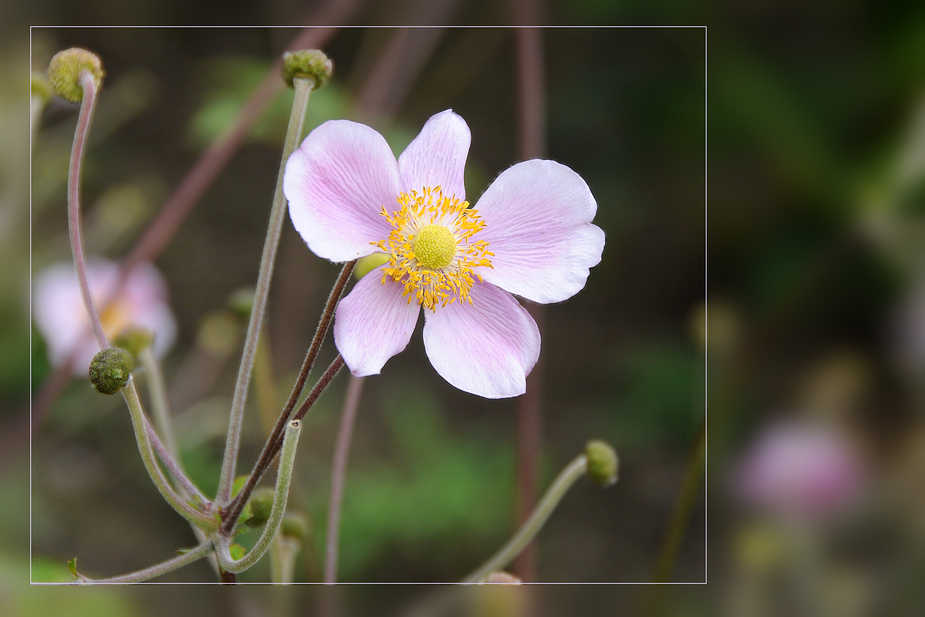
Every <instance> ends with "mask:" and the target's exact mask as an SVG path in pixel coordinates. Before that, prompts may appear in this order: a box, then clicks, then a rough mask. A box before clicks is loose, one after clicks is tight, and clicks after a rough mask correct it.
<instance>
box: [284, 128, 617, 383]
mask: <svg viewBox="0 0 925 617" xmlns="http://www.w3.org/2000/svg"><path fill="white" fill-rule="evenodd" d="M469 141H470V137H469V127H468V126H466V123H465V121H464V120H463V119H462V118H461V117H459V116H458V115H456V114H454V113H453V112H452V111H450V110H447V111H444V112H442V113H439V114H437V115H435V116H433V117H432V118H430V120H428V121H427V123H426V124H425V125H424V128H423V129H422V130H421V133H420V134H419V135H418V136H417V137H416V138H415V139H414V141H412V142H411V144H410V145H409V146H408V147H407V148H406V149H405V151H404V152H403V153H402V154H401V156H400V157H399V158H398V160H397V161H396V160H395V156H394V155H393V154H392V151H391V149H390V148H389V146H388V144H387V143H386V141H385V139H383V137H382V136H381V135H380V134H379V133H377V132H376V131H374V130H373V129H371V128H369V127H368V126H365V125H362V124H357V123H355V122H349V121H346V120H334V121H330V122H326V123H324V124H323V125H321V126H319V127H318V128H317V129H315V130H314V131H312V132H311V134H309V136H308V137H306V138H305V141H304V142H302V145H301V146H300V147H299V149H298V150H296V151H295V152H294V153H293V155H292V157H291V158H290V159H289V161H288V163H287V165H286V172H285V177H284V179H283V190H284V192H285V194H286V197H287V198H288V200H289V215H290V217H291V218H292V223H293V225H294V226H295V228H296V230H297V231H298V232H299V234H301V236H302V238H303V239H304V240H305V243H306V244H307V245H308V247H309V248H310V249H311V250H312V251H313V252H314V253H315V254H316V255H319V256H320V257H324V258H326V259H330V260H331V261H335V262H343V261H349V260H351V259H357V258H359V257H363V256H366V255H370V254H372V253H375V252H382V253H385V254H387V255H388V256H389V261H388V262H387V263H385V264H383V265H381V266H379V267H378V268H377V269H376V270H374V271H373V272H370V273H369V274H368V275H367V276H365V277H363V278H362V279H361V280H360V281H359V282H358V283H357V284H356V286H355V287H354V288H353V290H352V291H351V292H350V294H349V295H348V296H347V297H346V298H344V299H343V300H342V301H341V302H340V304H339V306H338V307H337V314H336V316H335V323H334V340H335V343H336V344H337V348H338V350H339V351H340V353H341V355H342V356H343V358H344V361H345V362H346V364H347V366H348V367H349V368H350V370H351V371H352V372H353V374H354V375H358V376H362V375H375V374H378V373H379V371H380V370H381V369H382V366H383V365H384V364H385V362H386V361H387V360H388V359H389V358H391V357H392V356H394V355H395V354H397V353H399V352H400V351H401V350H403V349H404V348H405V346H406V345H407V344H408V341H409V340H410V339H411V333H412V332H413V330H414V326H415V323H416V322H417V319H418V315H419V313H420V309H421V307H422V306H423V307H424V309H425V310H424V316H425V322H424V348H425V350H426V351H427V356H428V358H430V361H431V363H432V364H433V366H434V368H435V369H436V370H437V372H438V373H440V375H441V376H443V378H444V379H446V380H447V381H448V382H450V383H451V384H453V385H454V386H456V387H457V388H459V389H461V390H465V391H466V392H471V393H473V394H478V395H480V396H484V397H488V398H502V397H509V396H517V395H519V394H523V392H524V390H525V383H526V376H527V375H528V374H529V373H530V371H531V370H532V368H533V366H534V364H536V360H537V358H538V357H539V352H540V335H539V330H538V329H537V327H536V323H534V321H533V319H532V318H531V317H530V315H529V314H528V313H527V311H526V310H525V309H524V308H523V307H522V306H521V305H520V303H518V301H517V300H515V299H514V297H513V296H512V295H511V294H517V295H519V296H523V297H524V298H527V299H529V300H533V301H534V302H540V303H544V304H545V303H549V302H561V301H563V300H566V299H568V298H570V297H572V296H573V295H575V294H576V293H578V292H579V291H580V290H581V288H582V287H584V285H585V281H586V279H587V278H588V269H589V268H591V267H592V266H594V265H596V264H597V263H598V262H600V260H601V252H602V251H603V248H604V232H603V231H601V229H600V228H598V227H596V226H595V225H592V224H591V220H592V219H593V218H594V215H595V213H596V211H597V204H596V203H595V201H594V197H592V195H591V191H590V190H589V189H588V186H587V184H585V182H584V180H582V179H581V177H579V176H578V174H576V173H575V172H574V171H572V170H571V169H569V168H568V167H565V166H564V165H560V164H559V163H555V162H553V161H542V160H532V161H525V162H523V163H518V164H517V165H514V166H513V167H511V168H509V169H507V170H506V171H504V172H503V173H502V174H501V175H500V176H498V178H497V179H496V180H495V181H494V183H493V184H492V185H491V186H490V187H488V189H487V190H486V191H485V193H484V194H483V195H482V197H481V199H480V200H479V202H478V204H476V206H475V207H474V208H470V207H469V204H468V202H466V201H465V199H466V189H465V187H464V185H463V169H464V167H465V164H466V156H467V155H468V152H469Z"/></svg>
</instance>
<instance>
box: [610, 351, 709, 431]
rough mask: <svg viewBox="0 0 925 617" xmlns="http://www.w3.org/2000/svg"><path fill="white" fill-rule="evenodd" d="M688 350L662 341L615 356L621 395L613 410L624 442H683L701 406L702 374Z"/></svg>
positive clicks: (695, 426) (695, 421) (692, 354)
mask: <svg viewBox="0 0 925 617" xmlns="http://www.w3.org/2000/svg"><path fill="white" fill-rule="evenodd" d="M697 367H698V357H697V353H696V352H695V351H694V349H693V348H692V347H690V346H687V345H681V344H678V343H663V344H661V345H651V346H647V347H640V348H636V349H630V350H626V351H625V352H623V353H622V354H621V355H620V356H618V358H617V362H616V370H617V372H618V374H619V383H620V384H621V385H620V388H621V392H622V398H621V400H619V401H618V402H617V408H618V410H619V411H618V412H617V413H613V414H612V417H613V421H614V423H615V424H616V425H617V428H616V429H615V430H616V433H615V434H619V435H621V440H622V441H623V442H624V443H625V442H630V441H637V442H640V443H653V442H654V443H658V442H663V443H664V442H674V443H687V442H689V441H690V440H691V439H693V437H694V433H695V431H696V429H697V426H698V425H697V421H698V420H699V419H700V414H701V413H702V408H703V386H702V383H703V373H702V372H700V371H698V369H697Z"/></svg>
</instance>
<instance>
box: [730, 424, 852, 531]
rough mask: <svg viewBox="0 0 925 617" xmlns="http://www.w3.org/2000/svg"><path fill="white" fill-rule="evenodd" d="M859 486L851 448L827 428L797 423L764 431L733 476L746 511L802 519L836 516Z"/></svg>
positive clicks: (775, 426)
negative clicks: (751, 507) (778, 514)
mask: <svg viewBox="0 0 925 617" xmlns="http://www.w3.org/2000/svg"><path fill="white" fill-rule="evenodd" d="M861 484H862V465H861V460H860V455H859V453H858V452H856V451H855V450H854V449H853V448H852V447H851V446H850V444H849V443H847V442H846V441H845V440H844V439H842V438H841V436H840V435H839V434H837V433H835V432H833V431H831V430H828V429H826V428H825V427H822V426H814V425H800V424H795V423H791V424H778V425H774V426H771V427H768V428H767V429H765V430H764V432H762V433H761V435H760V436H759V438H758V440H757V442H756V443H755V444H754V445H753V446H752V448H751V449H750V450H749V451H748V453H747V455H746V457H745V459H744V461H743V463H742V465H741V467H740V468H739V470H738V475H737V476H736V488H737V492H738V494H739V496H740V497H741V498H742V499H743V501H745V502H746V503H748V504H749V505H751V506H755V507H758V508H761V509H763V510H769V511H773V512H778V513H783V514H786V515H789V516H796V517H798V518H802V519H819V518H825V517H826V516H829V515H831V514H834V513H836V512H838V511H839V510H840V509H842V508H843V507H844V506H846V505H848V504H849V503H850V502H851V501H852V500H853V499H855V498H856V497H857V496H858V494H859V490H860V487H861Z"/></svg>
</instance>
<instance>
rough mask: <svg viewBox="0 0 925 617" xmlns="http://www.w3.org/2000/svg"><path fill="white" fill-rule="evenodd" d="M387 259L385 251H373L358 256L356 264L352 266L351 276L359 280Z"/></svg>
mask: <svg viewBox="0 0 925 617" xmlns="http://www.w3.org/2000/svg"><path fill="white" fill-rule="evenodd" d="M388 260H389V256H388V254H386V253H373V254H372V255H367V256H366V257H360V258H359V259H357V265H356V266H355V267H354V268H353V276H355V277H357V280H358V281H359V280H360V279H361V278H363V277H364V276H366V275H367V274H369V273H370V272H372V271H373V270H375V269H376V268H378V267H379V266H381V265H382V264H384V263H386V262H387V261H388Z"/></svg>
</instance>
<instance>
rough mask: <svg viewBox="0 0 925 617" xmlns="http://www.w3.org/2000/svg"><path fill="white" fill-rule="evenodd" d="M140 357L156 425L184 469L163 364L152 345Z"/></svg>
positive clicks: (173, 455) (174, 457) (170, 451)
mask: <svg viewBox="0 0 925 617" xmlns="http://www.w3.org/2000/svg"><path fill="white" fill-rule="evenodd" d="M139 355H140V357H141V364H142V366H144V369H145V372H146V373H147V375H148V392H149V394H150V395H151V411H152V412H153V414H154V423H155V425H157V430H158V432H159V433H160V434H161V435H162V436H163V440H164V446H166V448H167V452H169V453H170V456H172V457H173V459H174V460H175V461H176V462H177V465H178V466H179V467H180V469H183V462H182V461H181V460H180V449H179V447H178V446H177V438H176V436H175V435H174V432H173V422H172V421H171V418H170V403H168V401H167V387H166V385H165V383H164V374H163V372H162V371H161V363H160V362H158V360H157V358H155V357H154V351H153V350H152V349H151V346H150V345H148V346H147V347H145V348H144V349H143V350H142V351H141V353H140V354H139Z"/></svg>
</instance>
